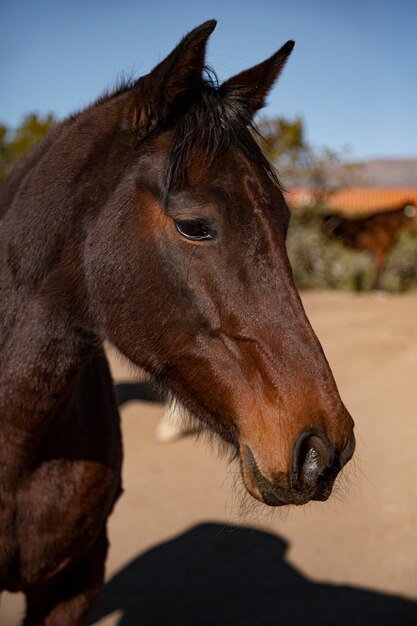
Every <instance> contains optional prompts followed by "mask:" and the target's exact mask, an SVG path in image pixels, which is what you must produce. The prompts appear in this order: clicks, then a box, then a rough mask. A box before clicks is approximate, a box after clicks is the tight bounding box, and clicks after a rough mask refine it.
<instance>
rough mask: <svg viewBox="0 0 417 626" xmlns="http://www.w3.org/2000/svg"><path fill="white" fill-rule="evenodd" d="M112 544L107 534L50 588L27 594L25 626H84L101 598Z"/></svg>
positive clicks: (51, 584) (48, 586)
mask: <svg viewBox="0 0 417 626" xmlns="http://www.w3.org/2000/svg"><path fill="white" fill-rule="evenodd" d="M107 548H108V541H107V535H106V531H105V530H103V532H102V533H101V535H100V536H99V538H98V539H97V541H96V542H95V544H94V545H93V546H92V547H91V548H90V549H89V550H88V552H87V553H85V554H84V555H83V556H82V557H81V558H80V559H79V560H77V561H76V562H75V563H71V564H70V565H69V566H68V567H67V568H66V569H65V570H63V571H62V572H60V573H59V574H58V575H57V576H56V577H55V578H53V579H52V580H51V581H49V582H48V583H47V584H46V585H43V586H41V587H36V588H34V589H33V590H31V591H29V592H27V593H26V600H27V605H26V607H27V608H26V618H25V620H24V622H23V626H82V625H83V624H85V621H86V618H87V616H88V614H89V612H90V611H91V609H92V607H93V604H94V602H95V600H96V599H97V597H98V595H99V594H100V591H101V588H102V585H103V580H104V563H105V560H106V556H107Z"/></svg>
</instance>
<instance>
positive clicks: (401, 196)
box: [286, 187, 417, 215]
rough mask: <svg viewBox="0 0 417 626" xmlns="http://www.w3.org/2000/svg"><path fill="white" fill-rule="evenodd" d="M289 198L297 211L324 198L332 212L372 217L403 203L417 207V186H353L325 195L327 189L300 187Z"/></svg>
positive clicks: (293, 190) (288, 194)
mask: <svg viewBox="0 0 417 626" xmlns="http://www.w3.org/2000/svg"><path fill="white" fill-rule="evenodd" d="M286 198H287V201H288V204H290V205H292V206H293V207H294V208H308V207H312V206H314V204H315V203H316V202H317V201H318V200H320V199H323V204H325V205H326V206H327V207H328V208H329V209H330V210H332V211H334V212H335V213H342V214H345V215H370V214H372V213H378V212H379V211H390V210H392V209H397V208H399V207H400V206H401V204H406V203H407V202H409V203H410V204H414V205H415V206H417V187H352V188H349V187H347V188H345V189H339V190H337V191H334V192H332V193H330V194H329V195H326V194H325V192H324V190H320V189H312V188H307V187H298V188H294V189H291V190H290V191H289V192H288V193H287V194H286Z"/></svg>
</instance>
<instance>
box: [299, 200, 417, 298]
mask: <svg viewBox="0 0 417 626" xmlns="http://www.w3.org/2000/svg"><path fill="white" fill-rule="evenodd" d="M287 247H288V254H289V257H290V261H291V266H292V269H293V273H294V278H295V282H296V284H297V286H298V287H299V288H300V289H342V290H345V291H364V290H368V289H370V288H371V285H372V280H373V275H374V264H373V258H372V256H371V255H370V254H369V253H367V252H360V251H356V250H350V249H348V248H346V247H345V246H344V245H343V244H342V243H340V242H339V241H338V240H336V239H335V238H334V237H333V236H332V235H331V233H328V232H327V231H326V229H325V227H324V220H323V217H322V216H321V215H320V214H318V213H314V212H310V213H304V214H302V215H294V216H293V217H292V219H291V224H290V229H289V232H288V239H287ZM381 283H382V287H383V289H386V290H387V291H392V292H399V291H406V290H409V289H417V236H416V235H414V236H413V235H410V234H409V233H406V232H402V233H401V234H400V236H399V238H398V240H397V242H396V243H395V245H394V247H393V249H392V251H391V253H390V255H389V257H388V260H387V263H386V266H385V269H384V270H383V274H382V281H381Z"/></svg>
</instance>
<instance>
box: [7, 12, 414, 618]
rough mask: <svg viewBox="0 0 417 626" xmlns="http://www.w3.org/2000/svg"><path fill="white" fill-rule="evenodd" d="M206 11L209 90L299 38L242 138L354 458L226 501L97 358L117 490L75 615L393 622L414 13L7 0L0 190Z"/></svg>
mask: <svg viewBox="0 0 417 626" xmlns="http://www.w3.org/2000/svg"><path fill="white" fill-rule="evenodd" d="M210 18H215V19H217V20H218V25H217V28H216V30H215V31H214V33H213V35H212V36H211V40H210V44H209V48H208V57H207V60H208V64H209V65H210V66H211V67H213V68H214V69H215V71H216V72H217V75H218V77H219V80H220V81H221V80H223V79H225V78H227V77H229V76H230V75H232V74H234V73H237V72H239V71H241V70H242V69H245V68H247V67H249V66H251V65H254V64H256V63H258V62H259V61H261V60H263V59H264V58H266V57H267V56H269V55H270V54H272V53H273V52H274V51H275V50H277V49H278V48H279V47H280V46H281V45H282V44H283V43H284V42H285V41H286V40H287V39H290V38H291V39H295V41H296V47H295V49H294V52H293V54H292V55H291V58H290V60H289V62H288V65H287V67H286V68H285V70H284V72H283V75H282V77H281V78H280V80H279V83H278V84H277V85H276V86H275V88H274V90H273V92H272V93H271V95H270V97H269V105H268V107H267V108H266V109H264V111H262V112H261V115H260V116H259V118H258V126H259V130H260V137H259V141H260V142H261V143H262V145H263V147H264V149H265V151H266V152H267V153H268V155H269V157H270V159H271V160H272V162H273V163H274V165H275V166H276V168H277V170H278V174H279V178H280V181H281V183H282V186H283V189H284V192H285V195H286V198H287V201H288V204H289V206H290V207H291V210H292V220H291V225H290V231H289V235H288V251H289V255H290V260H291V264H292V267H293V272H294V277H295V280H296V283H297V285H298V287H299V288H300V289H301V294H302V299H303V302H304V305H305V307H306V310H307V313H308V315H309V318H310V320H311V322H312V324H313V327H314V328H315V330H316V332H317V334H318V336H319V338H320V340H321V342H322V344H323V347H324V349H325V352H326V355H327V357H328V359H329V361H330V364H331V366H332V369H333V371H334V374H335V378H336V381H337V383H338V386H339V389H340V392H341V395H342V397H343V399H344V401H345V403H346V405H347V406H348V408H349V410H350V412H351V413H352V415H353V416H354V418H355V420H356V424H357V425H356V432H357V437H358V450H357V454H356V461H355V464H356V465H355V466H354V467H353V464H352V467H351V468H347V470H346V477H345V481H344V483H345V484H341V486H340V489H339V491H338V492H337V493H336V494H335V496H333V498H332V499H331V501H330V502H328V503H326V504H324V505H323V504H310V505H308V506H307V507H304V508H301V509H300V508H297V509H292V510H290V511H289V512H286V513H274V514H272V513H265V511H264V510H260V509H259V508H258V507H255V510H254V511H251V510H249V509H248V507H245V506H244V507H243V508H242V507H241V506H240V504H239V502H240V495H239V494H240V487H239V486H236V484H235V483H236V480H235V474H236V472H235V470H233V468H232V469H231V468H230V467H229V466H228V465H227V463H226V462H225V461H223V460H221V459H218V458H217V457H216V456H215V454H214V453H213V451H212V450H211V449H209V448H208V447H207V445H206V444H205V443H204V441H203V440H199V441H197V442H194V440H192V439H190V438H188V437H183V436H182V435H181V433H177V434H176V435H175V437H173V441H171V442H170V443H169V445H166V446H162V445H161V444H160V443H159V442H158V441H157V440H156V438H155V429H156V425H157V424H158V422H159V421H160V420H161V418H162V415H163V412H164V405H163V402H162V401H159V399H158V398H155V397H153V396H152V394H149V393H144V391H143V389H144V388H143V385H142V386H141V385H139V384H138V376H139V375H138V374H137V373H135V374H133V375H132V372H131V368H130V367H129V366H127V365H126V364H125V363H123V362H121V361H120V357H119V356H118V355H115V354H113V353H111V360H112V367H113V372H114V376H115V380H116V382H117V385H118V389H119V400H120V404H121V409H122V419H123V427H124V434H125V442H126V461H125V469H124V472H125V479H124V480H125V486H126V493H125V494H124V496H123V497H122V499H121V501H120V503H119V504H118V505H117V507H116V511H115V513H114V515H113V517H112V520H111V543H112V549H111V552H110V557H109V565H108V577H109V581H110V582H109V584H108V586H107V587H106V589H105V592H104V595H103V599H102V601H101V603H99V606H98V609H97V611H96V614H95V616H94V618H92V622H91V623H96V624H108V625H110V624H123V626H126V625H129V624H130V625H133V624H139V623H140V624H145V625H146V626H150V625H154V624H155V625H156V624H158V625H161V626H162V624H163V625H164V626H169V625H170V624H172V625H174V626H175V625H176V624H181V625H188V624H190V625H191V624H192V625H199V624H216V625H222V624H228V625H230V624H231V625H234V624H236V625H242V624H248V625H251V626H252V625H253V626H263V625H265V626H266V625H267V624H268V625H269V624H274V625H275V624H285V625H288V624H301V623H307V624H312V625H317V626H318V625H320V626H323V625H324V624H329V625H330V624H331V625H333V624H334V625H338V624H352V625H355V624H359V625H362V624H367V625H370V624H374V623H375V624H376V623H378V624H379V625H381V624H382V625H385V624H387V625H389V624H396V625H398V624H404V625H408V624H409V625H410V626H411V624H415V623H417V604H416V600H417V544H416V542H415V528H416V527H417V487H416V477H417V462H416V460H415V452H414V447H415V445H416V441H417V419H416V418H417V327H416V320H417V219H416V207H417V124H416V111H417V37H416V24H417V4H416V3H415V2H412V1H411V0H397V2H395V3H394V2H390V1H388V0H379V1H378V2H377V1H375V0H346V1H345V2H343V3H336V2H333V1H330V0H317V1H314V2H312V1H310V2H308V1H307V0H292V1H291V2H276V1H274V2H273V1H272V0H271V1H268V0H257V2H253V1H245V0H239V1H237V0H236V1H235V0H231V1H230V0H223V1H222V2H220V1H219V0H211V2H210V3H201V2H196V1H194V2H192V1H188V0H176V1H175V2H168V0H167V1H162V0H155V1H154V2H151V3H145V2H143V1H142V0H136V1H133V0H118V2H115V1H111V0H100V1H98V0H72V1H68V0H67V1H66V2H63V1H62V0H54V1H53V2H52V0H38V1H37V2H31V1H29V0H13V2H12V1H10V0H3V2H2V3H1V5H0V59H1V64H0V85H1V98H0V184H1V182H2V181H3V180H4V179H5V178H6V176H7V174H8V173H9V171H10V170H11V168H12V167H13V164H14V163H15V162H16V161H17V160H18V159H19V158H20V157H21V156H22V155H23V154H24V153H25V152H26V151H27V150H29V149H30V148H31V147H32V146H33V145H34V144H35V143H36V142H37V141H39V140H40V139H41V138H42V137H43V136H44V135H45V134H46V133H47V132H48V131H49V130H50V129H51V128H52V127H53V126H54V125H55V124H57V123H59V122H60V121H61V120H62V119H64V118H65V117H66V116H67V115H69V114H71V113H74V112H76V111H77V110H80V109H82V108H83V107H85V106H87V105H88V104H89V103H91V102H92V101H94V100H95V99H96V98H97V97H98V96H99V95H100V94H101V93H103V91H105V90H106V89H112V88H113V87H114V86H115V85H116V84H117V83H118V81H120V80H121V79H123V77H126V76H129V77H139V76H141V75H143V74H146V73H147V72H149V71H150V70H151V69H152V68H153V67H154V66H155V65H156V64H157V63H158V62H159V61H160V60H161V59H162V58H163V57H164V56H165V55H166V54H168V53H169V52H170V50H171V49H172V48H173V47H174V46H175V45H176V43H177V42H178V41H179V39H180V38H181V36H182V35H183V34H185V33H186V32H187V31H189V30H190V29H192V28H193V27H194V26H196V25H198V24H199V23H201V22H203V21H205V20H207V19H210ZM151 400H156V401H151ZM350 465H351V464H350ZM225 477H226V478H225ZM237 482H238V481H237ZM341 483H343V480H342V481H341ZM236 503H238V504H236ZM249 508H250V507H249ZM208 522H210V524H208ZM236 525H238V526H239V528H238V529H237V528H236ZM242 526H244V527H242ZM203 561H204V562H205V563H206V567H205V568H204V567H203V568H202V562H203ZM226 564H227V565H226ZM225 568H226V569H225ZM225 572H226V573H225ZM197 580H199V581H200V582H199V583H198V584H197V582H196V581H197ZM303 607H304V608H303ZM22 610H23V609H22V603H21V599H19V597H18V596H8V595H7V594H6V595H5V596H4V597H3V598H2V601H1V602H0V624H2V625H4V626H14V625H15V624H17V623H19V618H20V616H21V613H22Z"/></svg>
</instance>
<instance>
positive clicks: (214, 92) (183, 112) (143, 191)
mask: <svg viewBox="0 0 417 626" xmlns="http://www.w3.org/2000/svg"><path fill="white" fill-rule="evenodd" d="M214 26H215V22H214V21H210V22H206V23H205V24H203V25H202V26H200V27H199V28H196V29H195V30H193V31H192V32H191V33H189V34H188V35H187V36H186V37H185V38H184V39H183V40H182V41H181V42H180V44H179V45H178V46H177V48H175V50H174V51H173V52H171V54H170V55H169V56H168V57H167V58H166V59H165V60H164V61H162V62H161V63H160V64H159V65H158V66H157V67H156V68H155V69H154V70H153V71H152V72H151V73H150V74H148V75H146V76H144V77H142V78H140V79H139V80H138V81H136V82H132V83H131V84H126V85H125V86H124V87H122V88H120V89H118V90H117V91H116V92H115V93H112V94H110V95H107V96H105V97H102V98H101V99H100V100H98V101H97V102H96V103H95V104H93V105H92V106H90V107H89V108H87V109H86V110H85V111H83V112H81V113H79V114H78V115H75V116H73V117H70V118H69V119H67V120H66V121H65V122H63V123H62V124H61V125H60V126H58V127H57V128H56V129H55V130H54V131H53V132H52V133H51V134H50V135H49V136H48V137H47V138H46V140H45V141H44V142H43V143H42V144H41V145H39V147H37V148H36V149H35V150H34V151H33V152H32V153H30V154H29V155H28V156H27V158H25V159H24V161H23V162H22V163H21V164H20V165H19V166H18V167H17V168H16V169H15V170H14V172H13V173H12V175H11V177H10V179H9V181H8V182H6V184H5V185H4V187H3V188H2V190H1V198H0V199H1V206H2V215H3V219H2V223H1V225H0V289H1V320H0V359H1V363H0V377H1V387H0V416H1V417H0V455H1V456H0V458H1V464H0V497H1V501H0V589H9V590H11V591H18V590H21V591H23V592H24V593H25V594H26V597H27V615H26V620H25V624H26V626H29V625H34V624H36V625H39V624H47V625H48V626H51V625H60V626H65V625H68V626H70V625H71V626H74V625H77V624H82V623H83V620H84V619H85V616H86V614H87V613H88V611H89V609H90V607H91V605H92V603H93V601H94V599H95V598H96V597H97V594H98V593H99V590H100V587H101V585H102V580H103V569H104V561H105V555H106V550H107V539H106V520H107V517H108V515H109V513H110V511H111V509H112V507H113V505H114V502H115V501H116V499H117V497H118V495H119V494H120V491H121V486H120V482H121V481H120V466H121V456H122V455H121V443H120V430H119V417H118V412H117V408H116V402H115V398H114V393H113V386H112V380H111V377H110V374H109V370H108V366H107V362H106V358H105V355H104V353H103V348H102V343H103V340H104V339H105V338H107V339H108V340H110V341H111V342H113V344H115V345H116V346H117V347H118V348H119V350H120V351H121V352H122V353H123V354H124V355H126V356H127V357H128V358H129V359H130V360H131V361H132V362H133V363H135V364H137V365H138V366H140V367H143V368H144V369H145V370H147V371H148V372H150V373H151V374H152V375H153V376H154V377H155V378H156V379H157V380H159V381H160V382H161V383H162V384H163V385H165V386H166V388H168V389H169V390H170V392H171V393H172V394H174V395H176V396H177V397H178V398H179V399H180V401H181V402H182V403H183V404H184V405H185V406H186V407H187V409H188V410H189V411H190V412H191V413H193V414H194V415H196V416H197V417H198V419H200V420H202V422H203V423H204V424H205V425H206V426H207V427H208V428H211V429H212V430H213V431H214V432H215V433H218V434H219V435H220V436H221V437H222V438H223V439H224V440H225V441H226V442H228V443H229V444H230V445H231V447H232V449H233V450H234V451H235V455H236V457H237V458H239V459H240V465H241V470H242V475H243V480H244V482H245V485H246V487H247V489H248V490H249V492H250V493H251V494H252V495H253V496H254V497H255V498H258V499H259V500H261V501H263V502H265V503H267V504H269V505H272V506H278V505H282V504H287V503H293V504H302V503H305V502H308V501H309V500H312V499H313V500H325V499H326V498H328V496H329V494H330V492H331V488H332V485H333V482H334V480H335V477H336V475H337V473H338V471H339V470H340V468H341V467H342V466H343V465H344V464H345V463H346V462H347V461H348V459H349V458H350V456H351V455H352V452H353V447H354V438H353V432H352V428H353V422H352V419H351V417H350V415H349V413H348V412H347V410H346V409H345V407H344V405H343V403H342V401H341V399H340V397H339V394H338V391H337V388H336V385H335V382H334V380H333V377H332V374H331V371H330V369H329V366H328V363H327V361H326V359H325V357H324V355H323V351H322V349H321V346H320V344H319V342H318V340H317V338H316V336H315V334H314V332H313V330H312V329H311V326H310V324H309V322H308V320H307V317H306V315H305V312H304V310H303V307H302V304H301V301H300V298H299V296H298V293H297V291H296V288H295V286H294V282H293V278H292V274H291V269H290V265H289V262H288V258H287V254H286V250H285V236H286V232H287V226H288V219H289V211H288V208H287V206H286V204H285V201H284V198H283V195H282V192H281V190H280V187H279V185H278V182H277V180H276V178H275V174H274V171H273V169H272V168H271V166H270V165H269V163H268V161H267V160H266V158H265V156H264V155H263V153H262V152H261V151H260V149H259V147H258V144H257V142H256V141H255V139H254V138H253V134H252V129H253V125H252V118H253V115H254V114H255V113H256V111H257V110H259V109H260V108H261V107H262V106H263V104H264V99H265V97H266V95H267V93H268V91H269V90H270V88H271V86H272V84H273V83H274V81H275V80H276V78H277V77H278V75H279V74H280V72H281V70H282V68H283V66H284V64H285V62H286V60H287V57H288V55H289V54H290V52H291V50H292V48H293V42H288V43H286V44H285V45H284V46H283V47H282V48H281V49H280V50H279V51H278V52H277V53H276V54H274V55H272V56H271V57H270V58H269V59H267V60H266V61H264V62H263V63H260V64H259V65H257V66H256V67H253V68H251V69H249V70H247V71H244V72H242V73H241V74H239V75H237V76H234V77H233V78H231V79H229V80H227V81H226V82H224V83H223V84H221V85H220V86H219V85H217V84H216V81H215V80H214V78H213V77H212V75H211V74H210V75H205V73H204V61H205V49H206V43H207V39H208V37H209V35H210V33H211V32H212V30H213V28H214ZM209 76H211V78H210V77H209ZM138 532H139V531H138Z"/></svg>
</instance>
